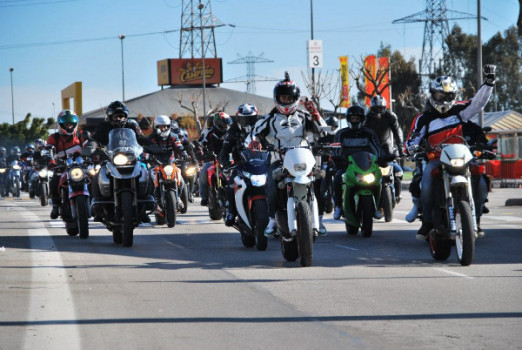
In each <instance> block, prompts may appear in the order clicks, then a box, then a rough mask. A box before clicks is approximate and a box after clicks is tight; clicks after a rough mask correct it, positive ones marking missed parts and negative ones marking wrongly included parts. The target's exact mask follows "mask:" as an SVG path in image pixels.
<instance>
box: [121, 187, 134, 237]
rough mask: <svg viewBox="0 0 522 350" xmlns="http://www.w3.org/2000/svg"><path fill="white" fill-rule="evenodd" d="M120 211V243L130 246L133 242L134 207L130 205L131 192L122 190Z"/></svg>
mask: <svg viewBox="0 0 522 350" xmlns="http://www.w3.org/2000/svg"><path fill="white" fill-rule="evenodd" d="M121 211H122V217H123V232H122V243H123V246H124V247H132V244H133V243H134V222H133V220H134V219H133V216H134V207H133V206H132V193H131V192H127V191H125V192H122V194H121Z"/></svg>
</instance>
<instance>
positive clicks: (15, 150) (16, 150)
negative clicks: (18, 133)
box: [11, 146, 21, 156]
mask: <svg viewBox="0 0 522 350" xmlns="http://www.w3.org/2000/svg"><path fill="white" fill-rule="evenodd" d="M11 154H12V155H13V156H14V155H17V156H19V155H20V154H21V152H20V147H18V146H14V147H13V148H11Z"/></svg>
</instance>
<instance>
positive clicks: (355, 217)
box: [343, 151, 382, 237]
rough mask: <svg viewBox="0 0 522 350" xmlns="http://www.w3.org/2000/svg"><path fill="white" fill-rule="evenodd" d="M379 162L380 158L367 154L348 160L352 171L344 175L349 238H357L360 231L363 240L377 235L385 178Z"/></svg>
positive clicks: (345, 213) (345, 209)
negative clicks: (375, 222)
mask: <svg viewBox="0 0 522 350" xmlns="http://www.w3.org/2000/svg"><path fill="white" fill-rule="evenodd" d="M377 161H378V160H377V156H375V155H374V154H372V153H370V152H366V151H356V152H354V153H352V154H350V155H349V156H348V167H347V168H346V172H345V173H344V174H343V212H344V216H345V225H346V232H347V233H348V234H349V235H356V234H357V233H358V232H359V227H360V228H361V233H362V236H363V237H371V235H372V233H373V216H374V214H375V211H376V209H377V204H378V203H379V198H378V197H379V196H380V188H378V187H380V185H381V177H382V173H381V169H380V168H379V165H378V164H377ZM376 188H378V190H376ZM348 191H350V192H351V194H349V193H348ZM376 197H377V198H376ZM352 198H353V202H351V201H352Z"/></svg>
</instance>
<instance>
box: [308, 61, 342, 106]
mask: <svg viewBox="0 0 522 350" xmlns="http://www.w3.org/2000/svg"><path fill="white" fill-rule="evenodd" d="M315 73H317V74H314V79H313V81H312V69H311V68H309V69H308V70H307V72H306V73H304V72H303V71H301V76H302V77H303V81H304V83H305V87H306V89H307V90H308V92H309V93H310V98H311V99H312V101H313V102H314V103H315V105H316V106H317V109H318V110H319V111H321V99H322V98H323V97H325V95H327V94H329V93H330V92H331V90H332V84H334V80H335V79H334V76H335V75H334V73H332V72H331V71H328V70H327V71H326V72H323V71H322V70H321V69H316V71H315Z"/></svg>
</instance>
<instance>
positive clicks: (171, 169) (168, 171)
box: [163, 165, 174, 179]
mask: <svg viewBox="0 0 522 350" xmlns="http://www.w3.org/2000/svg"><path fill="white" fill-rule="evenodd" d="M163 171H164V172H165V175H167V177H168V178H169V179H170V178H171V177H172V173H173V172H174V167H173V166H172V165H165V166H164V167H163Z"/></svg>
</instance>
